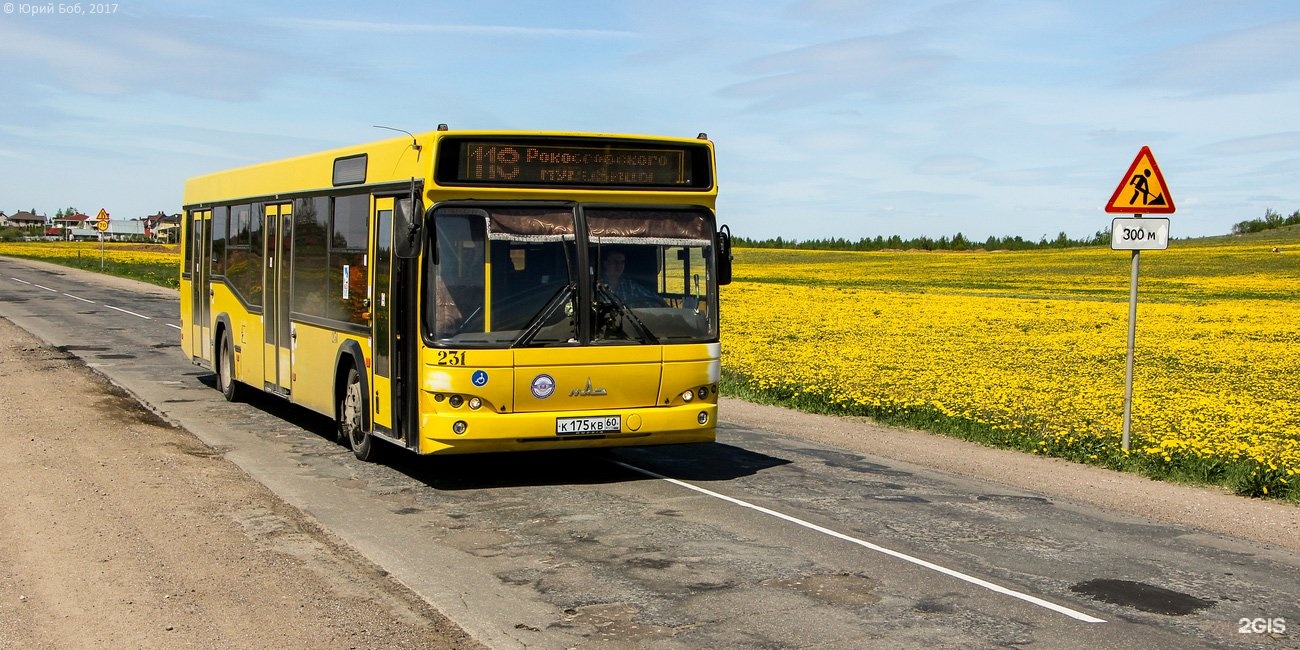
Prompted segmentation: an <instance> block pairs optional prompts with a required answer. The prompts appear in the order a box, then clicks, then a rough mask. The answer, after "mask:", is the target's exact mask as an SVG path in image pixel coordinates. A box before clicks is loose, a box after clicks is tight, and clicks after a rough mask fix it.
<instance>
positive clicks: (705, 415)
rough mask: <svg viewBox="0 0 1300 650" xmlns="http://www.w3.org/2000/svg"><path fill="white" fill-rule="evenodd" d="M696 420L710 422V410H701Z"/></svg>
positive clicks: (704, 422) (701, 422) (703, 422)
mask: <svg viewBox="0 0 1300 650" xmlns="http://www.w3.org/2000/svg"><path fill="white" fill-rule="evenodd" d="M695 421H696V422H699V423H700V424H708V423H709V413H708V411H700V414H699V415H697V416H695Z"/></svg>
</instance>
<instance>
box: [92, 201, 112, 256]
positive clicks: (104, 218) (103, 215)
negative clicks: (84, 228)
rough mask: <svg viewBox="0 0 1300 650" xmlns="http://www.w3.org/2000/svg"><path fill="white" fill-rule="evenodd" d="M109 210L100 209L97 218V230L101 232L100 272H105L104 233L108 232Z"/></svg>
mask: <svg viewBox="0 0 1300 650" xmlns="http://www.w3.org/2000/svg"><path fill="white" fill-rule="evenodd" d="M108 220H109V217H108V210H105V209H104V208H100V209H99V214H98V215H97V216H96V217H95V221H96V223H95V228H97V229H98V230H99V270H100V271H103V270H104V233H105V232H106V231H108Z"/></svg>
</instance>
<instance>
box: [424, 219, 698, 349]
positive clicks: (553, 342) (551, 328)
mask: <svg viewBox="0 0 1300 650" xmlns="http://www.w3.org/2000/svg"><path fill="white" fill-rule="evenodd" d="M712 232H713V218H712V214H711V213H710V212H709V211H707V210H704V209H699V208H690V209H677V208H662V207H654V208H639V207H638V208H631V207H617V208H613V207H595V206H590V207H589V206H576V205H573V204H564V205H559V206H528V207H519V206H488V207H480V206H479V205H475V206H474V207H462V206H457V205H449V206H444V207H439V208H438V209H436V210H435V211H434V214H433V233H434V235H433V237H434V249H435V254H436V258H435V259H434V260H431V262H433V263H430V264H427V265H426V269H427V273H426V281H425V283H424V285H425V300H424V304H425V305H426V309H425V313H424V322H425V330H426V332H427V333H428V335H429V336H430V337H431V338H432V339H433V340H434V342H435V343H437V344H440V345H448V346H467V347H484V346H486V347H543V346H564V345H610V344H613V345H634V344H674V343H700V342H711V341H716V340H717V336H718V332H717V300H716V293H717V279H716V277H714V271H713V269H714V260H713V246H712V238H711V235H712Z"/></svg>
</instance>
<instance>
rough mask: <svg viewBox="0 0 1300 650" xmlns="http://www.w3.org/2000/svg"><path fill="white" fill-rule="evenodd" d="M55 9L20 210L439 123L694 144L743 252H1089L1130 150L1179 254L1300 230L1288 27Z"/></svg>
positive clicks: (847, 17)
mask: <svg viewBox="0 0 1300 650" xmlns="http://www.w3.org/2000/svg"><path fill="white" fill-rule="evenodd" d="M64 6H65V7H69V8H70V7H74V6H79V7H80V9H81V13H80V14H73V13H63V14H60V13H58V8H59V5H58V4H36V3H24V2H8V1H6V2H4V3H3V9H4V13H0V61H3V65H2V66H0V82H2V83H0V88H2V89H3V90H2V91H0V210H4V211H6V212H9V213H12V212H14V211H16V210H27V209H30V208H33V207H34V208H36V209H37V210H38V211H39V212H44V213H48V214H49V215H51V216H53V214H54V213H55V212H56V211H57V210H59V209H61V208H65V207H68V206H75V207H77V208H79V209H80V210H82V211H83V212H87V213H89V214H92V215H93V214H94V213H95V212H96V211H98V209H99V208H101V207H103V208H106V209H108V211H109V212H110V213H111V214H112V215H113V217H114V218H130V217H134V216H143V215H145V214H151V213H155V212H157V211H159V210H165V211H167V212H177V211H179V208H180V199H181V188H182V185H183V183H184V181H185V179H186V178H187V177H190V176H195V175H198V174H203V173H207V172H210V171H215V170H219V169H224V168H228V167H234V166H239V165H243V164H248V163H253V162H258V161H262V160H270V159H274V158H280V157H285V156H291V155H297V154H302V153H308V152H311V151H316V150H321V149H326V148H330V147H335V146H341V145H347V144H355V143H359V142H366V141H370V140H378V139H383V138H387V137H389V136H390V135H391V132H387V131H381V130H378V129H375V128H373V127H372V125H376V124H380V125H388V126H393V127H397V128H402V129H406V130H409V131H414V132H419V131H428V130H432V129H434V128H435V127H436V126H437V125H438V124H439V123H447V124H449V125H450V126H451V128H452V129H458V128H460V129H480V128H488V129H494V128H502V129H538V130H578V131H604V132H627V133H650V134H663V135H685V136H688V137H693V136H695V135H696V134H697V133H699V132H707V133H708V134H709V136H710V138H711V139H713V140H714V141H715V143H716V144H717V149H718V180H719V185H720V196H719V201H718V206H719V208H718V209H719V214H720V219H721V220H722V221H724V222H726V223H729V224H730V225H731V227H732V229H733V231H734V232H735V233H736V234H739V235H745V236H749V237H758V238H765V237H776V236H782V237H786V238H797V239H810V238H821V237H846V238H849V239H857V238H859V237H873V236H875V235H885V236H888V235H894V234H897V235H902V236H905V237H914V236H919V235H929V236H933V237H938V236H941V235H952V234H954V233H957V232H962V233H963V234H965V235H966V236H967V237H969V238H972V239H983V238H986V237H988V236H990V235H997V236H1002V235H1021V236H1023V237H1025V238H1028V239H1037V238H1039V237H1041V236H1044V235H1046V236H1048V237H1049V238H1051V237H1055V235H1056V233H1058V232H1062V231H1064V232H1066V233H1067V234H1069V235H1070V236H1072V237H1083V236H1088V235H1091V234H1092V233H1094V232H1096V231H1098V230H1102V229H1104V228H1106V227H1107V226H1108V225H1109V224H1110V219H1111V216H1112V215H1108V214H1106V213H1105V212H1104V211H1103V207H1104V205H1105V203H1106V202H1107V200H1108V199H1109V198H1110V195H1111V193H1112V192H1113V191H1114V189H1115V187H1116V185H1117V184H1118V183H1119V182H1120V181H1121V180H1122V177H1123V175H1124V173H1125V171H1127V169H1128V165H1129V163H1131V162H1132V160H1133V158H1134V156H1136V155H1137V152H1138V150H1139V149H1140V148H1141V147H1142V146H1143V145H1149V146H1150V147H1151V149H1152V151H1153V152H1154V154H1155V157H1156V160H1157V162H1158V164H1159V166H1160V169H1161V171H1162V172H1163V174H1164V177H1165V180H1166V181H1167V184H1168V186H1169V187H1168V189H1169V191H1170V193H1171V195H1172V196H1173V199H1174V202H1175V204H1176V206H1177V208H1178V210H1177V212H1176V213H1175V214H1174V215H1172V219H1173V221H1172V227H1171V234H1172V236H1174V237H1188V236H1201V235H1214V234H1226V233H1227V232H1228V231H1229V229H1230V228H1231V226H1232V224H1233V223H1236V222H1238V221H1242V220H1245V219H1252V218H1257V217H1261V216H1263V214H1264V211H1265V210H1266V209H1270V208H1271V209H1273V210H1276V211H1278V212H1282V213H1283V214H1290V213H1291V212H1293V211H1295V210H1297V209H1300V118H1298V117H1297V116H1298V115H1300V45H1297V44H1298V43H1300V4H1296V3H1292V2H1277V1H1276V0H1269V1H1266V2H1250V1H1243V2H1229V1H1225V2H1091V1H1085V0H1079V1H1069V2H1066V1H1062V2H996V1H989V2H984V1H973V2H924V1H919V2H893V1H890V2H885V1H874V0H860V1H850V0H789V1H784V2H765V1H762V0H723V1H718V2H709V1H707V0H656V1H654V2H643V1H639V2H618V1H616V0H601V1H591V2H588V1H583V0H563V1H555V2H551V1H535V2H522V1H521V2H504V1H496V0H471V1H466V2H439V1H436V0H435V1H427V0H426V1H424V2H412V3H387V4H372V3H361V2H355V1H348V2H335V1H330V0H324V1H319V2H277V1H275V0H271V1H269V2H263V3H259V4H257V5H256V6H247V7H245V6H239V5H238V4H237V3H230V2H228V1H227V0H221V1H197V2H153V1H137V0H124V1H123V2H120V3H117V4H116V5H108V7H109V8H110V9H113V8H114V7H115V10H114V11H113V12H112V13H107V14H102V13H101V14H92V13H90V12H91V10H92V8H94V7H96V5H94V4H92V3H85V2H83V3H80V4H79V5H77V4H76V3H64ZM51 7H52V8H53V9H54V11H55V13H40V12H41V11H47V10H48V9H47V8H51ZM375 7H382V8H375Z"/></svg>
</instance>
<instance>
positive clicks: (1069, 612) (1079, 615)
mask: <svg viewBox="0 0 1300 650" xmlns="http://www.w3.org/2000/svg"><path fill="white" fill-rule="evenodd" d="M612 462H613V463H614V464H615V465H619V466H620V467H625V468H627V469H630V470H632V471H634V472H640V473H641V474H645V475H646V476H651V477H654V478H657V479H660V480H663V481H667V482H669V483H672V484H673V485H677V486H680V487H684V488H686V489H688V490H694V491H695V492H699V493H700V494H705V495H708V496H711V497H713V498H715V499H721V500H723V501H726V502H728V503H732V504H735V505H738V506H740V507H742V508H749V509H750V510H755V511H758V512H761V513H763V514H765V515H769V516H772V517H776V518H777V519H782V520H784V521H788V522H790V523H792V524H796V525H799V526H803V527H804V528H807V529H809V530H814V531H817V532H819V533H822V534H824V535H829V536H831V537H834V538H836V539H842V540H844V541H846V542H849V543H852V544H857V545H858V546H861V547H863V548H867V549H871V550H873V551H876V552H877V553H883V554H885V555H888V556H890V557H894V558H898V559H900V560H903V561H904V562H910V563H912V564H915V565H917V566H920V567H924V568H926V569H930V570H931V571H937V572H939V573H942V574H944V575H946V576H950V577H953V578H956V579H958V580H962V581H965V582H969V583H970V584H973V585H976V586H979V587H983V588H985V589H988V590H989V591H994V592H997V593H999V594H1003V595H1005V596H1010V597H1012V598H1018V599H1020V600H1023V601H1025V602H1027V603H1031V604H1034V605H1038V606H1039V607H1044V608H1046V609H1050V610H1052V611H1054V612H1056V613H1058V614H1064V615H1066V616H1069V617H1070V618H1073V619H1077V620H1080V621H1083V622H1084V623H1105V622H1106V621H1105V620H1104V619H1100V618H1096V617H1095V616H1089V615H1088V614H1085V613H1083V612H1080V611H1077V610H1073V609H1070V608H1069V607H1065V606H1062V605H1057V604H1056V603H1052V602H1048V601H1046V600H1043V599H1042V598H1038V597H1037V596H1031V595H1029V594H1026V593H1022V592H1019V591H1015V590H1014V589H1008V588H1006V587H1003V586H1002V585H996V584H993V583H992V582H989V581H987V580H981V579H980V578H976V577H975V576H972V575H967V574H965V573H962V572H960V571H957V570H954V569H949V568H948V567H945V566H940V565H938V564H935V563H933V562H929V561H926V560H922V559H921V558H919V557H913V556H911V555H908V554H906V553H902V552H899V551H895V550H893V549H889V548H885V547H883V546H880V545H877V544H872V543H871V542H868V541H866V540H862V539H858V538H856V537H851V536H849V535H845V534H844V533H840V532H837V531H834V530H831V529H829V528H825V527H823V526H818V525H817V524H814V523H812V522H808V521H804V520H802V519H799V518H797V517H792V516H790V515H787V514H785V513H781V512H777V511H775V510H771V509H769V508H764V507H763V506H759V505H755V504H752V503H749V502H747V501H742V500H740V499H737V498H735V497H729V496H727V495H725V494H719V493H717V492H714V491H712V490H707V489H705V488H702V487H699V486H697V485H691V484H690V483H687V482H685V481H679V480H677V479H675V478H668V477H667V476H664V475H662V474H656V473H654V472H652V471H650V470H647V469H641V468H640V467H637V466H635V465H628V464H627V463H623V462H619V461H612Z"/></svg>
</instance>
